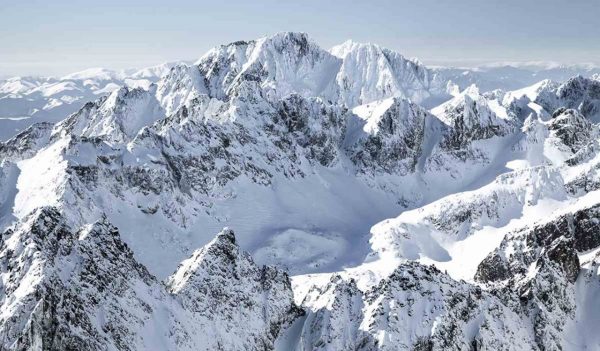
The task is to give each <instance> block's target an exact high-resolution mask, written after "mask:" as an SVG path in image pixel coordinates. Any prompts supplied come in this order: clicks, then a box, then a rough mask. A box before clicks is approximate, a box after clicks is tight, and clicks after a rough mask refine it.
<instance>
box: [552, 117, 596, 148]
mask: <svg viewBox="0 0 600 351" xmlns="http://www.w3.org/2000/svg"><path fill="white" fill-rule="evenodd" d="M548 129H549V130H550V131H552V134H553V135H554V136H556V137H557V138H559V139H560V140H561V141H562V143H563V144H564V145H566V146H567V147H569V148H570V149H571V151H572V152H573V153H576V152H577V151H579V150H580V149H581V148H582V147H584V146H586V145H587V144H588V143H589V142H590V140H591V137H592V135H593V133H594V127H593V125H592V123H591V122H590V121H589V120H588V119H586V118H585V117H584V116H583V115H582V114H581V113H579V112H578V111H576V110H572V109H566V108H559V109H557V110H556V111H555V112H554V113H553V114H552V119H551V120H550V121H549V125H548Z"/></svg>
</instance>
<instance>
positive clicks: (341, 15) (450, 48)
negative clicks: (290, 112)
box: [0, 0, 600, 76]
mask: <svg viewBox="0 0 600 351" xmlns="http://www.w3.org/2000/svg"><path fill="white" fill-rule="evenodd" d="M280 31H302V32H307V33H308V34H309V36H310V37H311V38H313V39H314V40H315V41H316V42H317V43H319V44H320V45H321V46H322V47H324V48H329V47H331V46H333V45H335V44H338V43H341V42H343V41H345V40H346V39H353V40H355V41H359V42H373V43H377V44H380V45H382V46H385V47H388V48H390V49H393V50H397V51H399V52H401V53H402V54H404V55H405V56H408V57H417V58H419V59H420V60H421V61H423V62H425V63H427V64H433V65H453V66H465V65H476V64H481V63H487V62H496V61H556V62H562V63H596V64H600V0H569V1H566V0H565V1H559V0H529V1H528V0H519V1H517V0H503V1H495V0H453V1H452V0H447V1H442V0H437V1H436V0H413V1H391V0H389V1H388V0H377V1H357V0H355V1H338V0H331V1H327V0H321V1H313V0H295V1H284V0H279V1H275V0H268V1H250V0H234V1H226V0H220V1H210V2H208V1H191V0H160V1H158V0H145V1H138V0H134V1H124V0H118V1H117V0H101V1H75V0H44V1H37V0H0V76H7V75H27V74H43V75H62V74H66V73H70V72H74V71H78V70H81V69H85V68H89V67H106V68H111V69H121V68H131V67H145V66H151V65H155V64H159V63H162V62H165V61H174V60H195V59H197V58H198V57H200V56H202V54H203V53H205V52H206V51H207V50H208V49H210V48H211V47H213V46H216V45H220V44H226V43H228V42H232V41H236V40H249V39H255V38H259V37H262V36H265V35H271V34H274V33H276V32H280Z"/></svg>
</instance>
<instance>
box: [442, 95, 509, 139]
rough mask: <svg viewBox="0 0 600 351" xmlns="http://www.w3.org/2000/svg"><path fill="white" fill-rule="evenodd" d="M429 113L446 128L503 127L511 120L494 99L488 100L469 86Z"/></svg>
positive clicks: (503, 108) (504, 109)
mask: <svg viewBox="0 0 600 351" xmlns="http://www.w3.org/2000/svg"><path fill="white" fill-rule="evenodd" d="M431 112H432V113H433V114H434V115H436V116H437V117H438V118H439V119H440V120H442V121H443V122H444V123H446V124H447V125H448V126H451V127H453V128H457V127H458V125H464V127H465V128H466V129H471V128H476V127H490V126H504V125H506V124H507V121H509V120H510V119H511V117H510V116H509V114H508V111H507V110H506V108H505V107H504V106H502V105H501V104H500V102H499V101H498V100H496V99H495V98H491V99H488V98H487V97H486V96H484V95H482V94H480V93H479V88H477V86H475V85H471V86H469V87H468V88H467V89H465V90H464V91H462V92H461V93H460V94H459V95H457V96H456V97H454V98H453V99H451V100H449V101H447V102H445V103H443V104H442V105H440V106H438V107H435V108H433V109H432V110H431Z"/></svg>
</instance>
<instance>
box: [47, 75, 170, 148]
mask: <svg viewBox="0 0 600 351" xmlns="http://www.w3.org/2000/svg"><path fill="white" fill-rule="evenodd" d="M154 91H155V88H154V87H152V89H151V90H150V91H148V90H143V89H141V88H136V89H129V88H127V87H124V88H121V89H119V90H116V91H115V92H113V93H112V94H110V95H109V96H108V97H106V98H102V99H100V100H98V101H96V102H93V103H92V102H91V103H87V104H86V105H85V106H84V107H83V108H82V109H81V110H80V111H79V112H77V113H75V114H73V115H71V116H70V117H69V118H67V119H66V120H64V121H62V122H61V123H60V124H59V125H58V126H57V127H58V128H59V129H60V130H61V131H62V132H63V133H70V134H75V135H79V136H82V137H87V138H94V137H99V138H102V139H103V140H105V141H107V142H109V143H111V144H119V143H124V142H127V141H128V140H130V139H131V138H133V137H134V136H135V135H136V134H137V132H138V131H139V130H140V129H141V128H142V127H143V126H146V125H148V124H151V123H152V122H154V121H156V120H158V119H159V118H161V117H164V115H165V113H164V110H163V109H162V107H161V106H160V105H159V104H158V103H157V101H156V98H155V96H154Z"/></svg>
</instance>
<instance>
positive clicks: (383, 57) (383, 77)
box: [331, 41, 441, 106]
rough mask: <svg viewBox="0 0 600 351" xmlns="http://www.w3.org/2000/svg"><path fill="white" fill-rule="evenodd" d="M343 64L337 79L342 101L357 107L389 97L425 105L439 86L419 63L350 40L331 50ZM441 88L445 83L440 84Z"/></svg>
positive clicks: (383, 49)
mask: <svg viewBox="0 0 600 351" xmlns="http://www.w3.org/2000/svg"><path fill="white" fill-rule="evenodd" d="M331 52H332V53H333V54H334V55H335V56H337V57H340V58H341V59H342V60H343V61H342V65H341V67H340V71H339V72H338V73H337V76H336V83H337V86H338V87H339V88H338V89H339V94H340V101H341V102H342V103H344V104H346V105H347V106H357V105H363V104H366V103H370V102H373V101H377V100H381V99H385V98H388V97H402V98H407V99H411V100H413V101H414V102H416V103H421V102H424V101H425V100H426V99H427V98H429V97H431V95H432V91H430V90H432V88H433V89H435V88H437V86H436V85H435V82H433V77H432V75H431V73H430V72H429V70H428V69H427V68H425V67H424V66H423V65H422V64H420V63H419V62H417V61H414V60H409V59H406V58H404V57H403V56H402V55H400V54H398V53H397V52H394V51H391V50H388V49H385V48H381V47H379V46H377V45H374V44H359V43H354V42H352V41H347V42H345V43H343V44H341V45H339V46H336V47H334V48H332V49H331ZM440 86H441V84H440Z"/></svg>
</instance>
